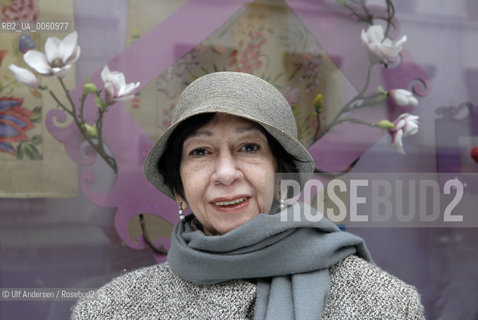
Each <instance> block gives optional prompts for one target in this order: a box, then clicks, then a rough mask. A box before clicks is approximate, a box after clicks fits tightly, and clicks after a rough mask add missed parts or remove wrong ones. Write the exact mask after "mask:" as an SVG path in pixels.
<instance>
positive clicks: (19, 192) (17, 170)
mask: <svg viewBox="0 0 478 320" xmlns="http://www.w3.org/2000/svg"><path fill="white" fill-rule="evenodd" d="M43 11H45V12H55V17H56V18H55V19H60V18H61V20H62V21H69V22H70V23H71V25H70V27H69V28H70V29H73V4H72V1H61V2H60V1H50V2H48V3H45V4H44V6H43V4H42V10H40V9H39V6H38V1H36V0H22V1H20V0H13V1H10V2H7V3H5V2H2V3H0V20H1V21H18V24H17V25H16V28H17V29H16V30H18V31H20V32H15V31H3V32H1V33H0V39H1V41H0V197H9V198H12V197H13V198H25V197H66V196H74V195H76V193H77V189H78V174H77V166H76V165H75V164H74V163H73V162H72V161H71V160H70V158H69V157H68V156H67V154H66V152H65V151H64V148H63V145H62V144H61V143H60V142H58V141H57V140H55V139H54V138H53V137H51V135H50V134H49V133H48V130H47V129H46V127H45V120H44V115H45V114H46V112H47V111H48V110H49V109H51V108H55V107H56V105H55V103H54V102H53V99H52V98H51V97H50V96H49V95H48V93H47V92H41V91H40V90H38V89H32V88H28V87H26V86H23V85H21V84H19V83H18V82H16V81H15V79H14V77H13V74H12V72H10V70H9V68H8V67H9V65H11V64H15V65H17V66H20V67H25V66H26V64H25V62H24V60H23V54H24V53H25V52H27V51H28V50H31V49H37V50H43V46H44V41H45V39H46V38H47V37H48V36H52V35H53V36H59V37H62V36H63V33H58V34H55V33H51V32H48V33H46V32H29V31H28V30H19V29H18V28H21V26H22V23H21V22H23V25H26V23H32V25H33V24H35V23H36V22H38V21H47V20H48V21H49V20H50V18H49V17H48V16H44V15H42V12H43ZM49 80H50V79H48V81H49ZM73 80H74V74H73V73H72V75H71V76H70V77H68V78H67V79H66V81H67V83H68V85H70V86H73V84H74V81H73ZM48 85H49V86H52V87H55V86H58V84H56V83H53V82H52V83H51V84H50V83H48Z"/></svg>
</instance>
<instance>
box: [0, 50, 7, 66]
mask: <svg viewBox="0 0 478 320" xmlns="http://www.w3.org/2000/svg"><path fill="white" fill-rule="evenodd" d="M6 54H7V50H0V67H1V66H2V60H3V57H5V55H6Z"/></svg>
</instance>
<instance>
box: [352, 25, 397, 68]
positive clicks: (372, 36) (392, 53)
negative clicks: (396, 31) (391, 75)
mask: <svg viewBox="0 0 478 320" xmlns="http://www.w3.org/2000/svg"><path fill="white" fill-rule="evenodd" d="M361 36H362V41H363V43H364V44H365V45H366V46H367V49H368V51H369V53H370V54H371V56H372V59H373V60H374V61H377V62H382V61H393V60H394V59H395V58H396V57H397V56H398V54H399V53H400V51H402V49H403V43H404V42H405V41H407V36H403V37H402V38H401V39H400V40H398V41H397V42H396V43H395V44H393V42H392V40H390V39H389V38H385V34H384V32H383V27H382V26H381V25H373V26H370V27H369V28H368V30H367V32H365V31H364V30H363V29H362V35H361Z"/></svg>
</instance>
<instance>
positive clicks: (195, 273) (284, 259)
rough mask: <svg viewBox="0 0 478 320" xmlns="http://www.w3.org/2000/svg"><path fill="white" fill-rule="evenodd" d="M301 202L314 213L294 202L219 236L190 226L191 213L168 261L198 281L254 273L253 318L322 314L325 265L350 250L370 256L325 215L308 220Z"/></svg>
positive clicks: (179, 229)
mask: <svg viewBox="0 0 478 320" xmlns="http://www.w3.org/2000/svg"><path fill="white" fill-rule="evenodd" d="M304 208H305V209H306V210H310V211H308V212H309V213H312V215H316V214H318V213H317V211H315V210H314V209H313V208H311V207H309V206H308V205H306V204H303V203H296V204H294V205H293V206H291V207H289V208H288V209H286V210H285V211H283V212H281V213H278V214H274V215H266V214H260V215H258V216H256V217H255V218H253V219H251V220H250V221H248V222H246V223H245V224H243V225H242V226H240V227H238V228H236V229H234V230H232V231H230V232H228V233H226V234H224V235H220V236H206V235H204V233H203V232H202V231H199V230H197V229H195V228H193V226H192V225H191V220H192V219H191V217H192V215H190V216H188V217H187V218H186V220H185V222H183V223H181V222H180V223H178V224H177V225H176V226H175V227H174V230H173V233H172V236H171V248H170V250H169V253H168V262H169V264H170V266H171V268H172V270H173V271H174V272H175V273H176V274H177V275H178V276H180V277H181V278H183V279H185V280H188V281H191V282H193V283H196V284H203V285H208V284H216V283H220V282H226V281H229V280H236V279H257V298H256V306H255V310H254V311H255V312H254V314H255V316H254V318H255V319H256V320H258V319H261V320H262V319H296V320H302V319H320V318H321V315H322V312H323V309H324V306H325V301H326V299H327V295H328V290H329V287H330V279H329V268H330V267H331V266H333V265H334V264H336V263H338V262H339V261H341V260H343V259H344V258H346V257H348V256H350V255H353V254H357V255H359V256H361V257H363V258H364V259H366V260H369V261H370V260H371V258H370V254H369V252H368V250H367V248H366V247H365V243H364V242H363V240H362V239H361V238H359V237H357V236H354V235H352V234H349V233H347V232H342V231H340V229H339V228H337V226H335V224H333V223H332V222H330V221H329V220H327V219H325V218H322V219H321V220H319V221H318V222H309V221H307V219H306V218H305V217H307V215H305V214H304ZM294 212H295V213H296V214H297V213H300V214H299V215H300V219H296V220H300V221H294V217H296V218H297V216H294ZM281 217H282V219H281ZM284 217H286V219H284ZM309 217H310V216H309ZM284 220H286V221H284Z"/></svg>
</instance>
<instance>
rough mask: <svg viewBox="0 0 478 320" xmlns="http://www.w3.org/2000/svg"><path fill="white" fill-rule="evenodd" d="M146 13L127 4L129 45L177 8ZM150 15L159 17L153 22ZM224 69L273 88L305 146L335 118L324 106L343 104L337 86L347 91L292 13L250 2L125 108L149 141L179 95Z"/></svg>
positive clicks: (155, 7) (156, 5) (150, 9)
mask: <svg viewBox="0 0 478 320" xmlns="http://www.w3.org/2000/svg"><path fill="white" fill-rule="evenodd" d="M183 2H185V1H183ZM181 4H182V3H178V4H177V6H178V7H180V5H181ZM144 9H145V6H142V5H140V4H139V3H135V2H134V1H130V2H129V10H128V11H129V13H130V15H129V20H128V41H129V43H130V44H131V43H133V42H134V41H135V39H139V38H140V37H141V36H142V35H144V34H145V33H147V32H148V31H149V30H150V29H152V28H153V27H154V26H155V25H156V24H157V23H158V22H160V21H161V20H162V19H164V18H165V17H167V15H169V14H172V13H173V12H174V10H176V9H177V8H176V7H174V8H172V7H171V6H169V7H168V8H166V7H165V6H164V5H162V4H160V3H157V2H154V3H151V5H150V6H148V7H147V11H148V12H149V14H148V12H144ZM151 12H156V13H158V12H161V13H162V15H163V16H162V17H160V18H159V21H158V17H157V16H152V14H151ZM133 13H134V14H133ZM138 16H140V17H142V18H141V19H138V18H137V17H138ZM185 45H186V44H185ZM178 46H181V41H179V40H178ZM225 70H227V71H241V72H246V73H251V74H254V75H257V76H259V77H261V78H263V79H265V80H267V81H269V82H271V83H272V84H273V85H275V86H276V87H277V88H278V89H279V90H280V91H281V92H282V93H283V94H284V96H285V98H286V99H287V101H289V103H290V105H291V108H292V110H293V112H294V115H295V116H296V119H297V124H298V134H299V139H300V140H301V142H302V143H303V144H304V145H306V146H309V145H311V144H312V143H313V142H314V141H315V140H316V138H317V136H318V135H319V134H320V132H321V131H320V130H321V128H322V129H323V128H324V126H325V124H326V121H327V119H331V118H333V116H334V115H335V113H336V112H337V111H336V110H334V108H332V107H330V106H337V107H339V106H341V105H342V95H343V88H344V87H347V86H348V87H351V85H350V84H349V83H348V81H347V80H346V79H345V77H344V76H343V74H342V72H341V71H340V69H339V68H338V67H337V66H336V64H335V63H334V62H333V61H332V59H331V58H330V57H329V56H328V55H327V53H326V52H325V51H324V50H323V48H322V47H321V46H320V44H319V43H318V42H317V41H316V40H315V39H314V37H313V36H312V35H311V34H310V33H309V32H308V31H307V29H306V27H305V26H304V25H303V23H302V22H301V21H300V20H299V18H297V16H296V15H295V14H294V13H293V12H292V10H290V8H288V7H287V6H286V5H285V4H283V5H281V6H273V5H268V6H264V5H263V4H260V3H256V2H253V3H251V4H249V5H247V6H244V7H243V8H242V9H241V10H239V11H238V12H237V13H236V14H235V15H234V16H232V17H231V18H230V19H229V20H228V21H227V22H226V23H224V24H223V25H222V26H221V27H220V28H219V29H218V30H216V31H215V32H214V33H213V34H211V35H210V36H209V37H207V38H206V39H204V40H203V41H201V42H200V43H199V44H198V45H197V46H196V47H195V48H194V49H193V50H191V51H189V52H188V53H187V54H186V55H185V56H183V57H182V58H181V59H180V60H178V61H177V63H175V64H174V65H172V66H171V67H170V68H168V69H167V70H166V71H164V72H163V73H162V74H161V75H160V76H159V77H158V78H157V79H156V80H155V81H152V82H151V83H150V84H149V85H148V86H146V87H145V88H143V89H142V90H141V92H140V93H139V94H137V96H136V97H135V99H134V100H133V101H132V102H131V103H129V104H127V108H128V110H129V111H130V113H131V114H132V116H133V117H134V118H135V120H136V121H137V122H138V123H139V124H140V126H141V127H142V128H143V129H144V130H145V132H146V133H147V134H148V136H149V137H151V139H153V140H155V139H156V138H157V137H159V135H160V134H161V133H162V132H163V131H164V130H165V129H166V128H167V127H168V126H169V124H170V122H171V118H172V113H173V110H174V108H175V104H176V101H177V98H178V96H179V94H180V93H181V91H182V90H183V89H184V88H185V87H186V86H187V85H188V84H189V83H190V82H192V81H193V80H194V79H196V78H198V77H200V76H202V75H204V74H206V73H211V72H215V71H225ZM352 90H353V88H352ZM318 94H321V95H322V99H323V100H322V103H321V106H327V107H324V108H321V107H320V108H319V109H320V110H318V109H317V107H314V99H315V98H316V97H317V95H318Z"/></svg>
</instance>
